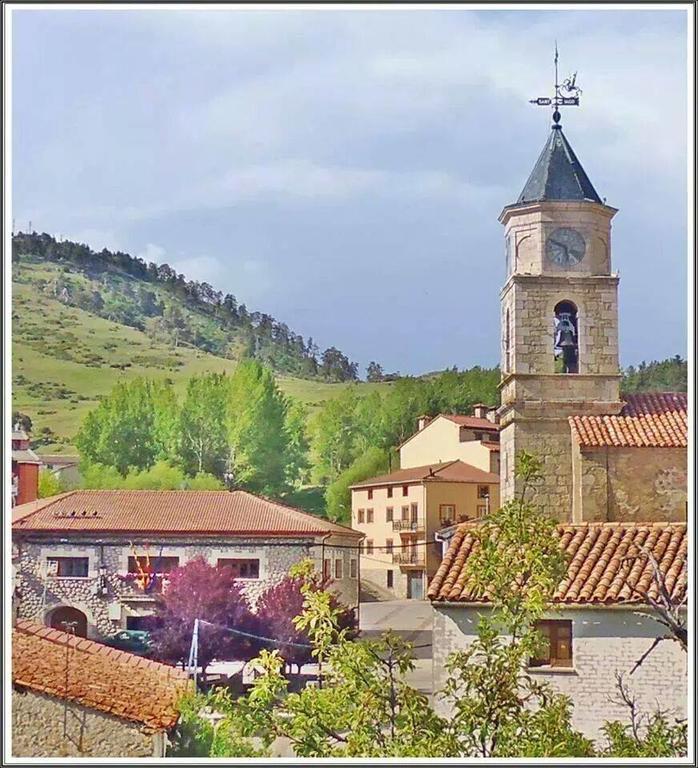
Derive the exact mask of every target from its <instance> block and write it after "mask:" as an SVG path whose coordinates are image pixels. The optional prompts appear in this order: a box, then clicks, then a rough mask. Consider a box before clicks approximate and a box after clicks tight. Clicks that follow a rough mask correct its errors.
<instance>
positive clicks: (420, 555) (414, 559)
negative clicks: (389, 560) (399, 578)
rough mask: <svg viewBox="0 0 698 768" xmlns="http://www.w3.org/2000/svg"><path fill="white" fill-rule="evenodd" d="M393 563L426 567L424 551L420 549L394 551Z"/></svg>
mask: <svg viewBox="0 0 698 768" xmlns="http://www.w3.org/2000/svg"><path fill="white" fill-rule="evenodd" d="M393 563H394V564H395V565H400V566H411V567H412V568H423V567H424V552H423V548H420V549H418V550H417V549H404V550H401V551H399V552H393Z"/></svg>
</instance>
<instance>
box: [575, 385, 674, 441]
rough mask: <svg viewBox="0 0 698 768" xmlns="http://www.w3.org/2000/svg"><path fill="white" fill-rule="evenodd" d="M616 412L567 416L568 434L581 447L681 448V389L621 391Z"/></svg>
mask: <svg viewBox="0 0 698 768" xmlns="http://www.w3.org/2000/svg"><path fill="white" fill-rule="evenodd" d="M623 399H624V400H625V406H624V407H623V410H622V411H621V412H620V414H619V415H618V416H571V417H570V419H569V422H570V427H571V429H572V436H573V437H574V439H575V440H576V441H577V443H578V444H579V445H581V446H583V447H585V448H597V447H603V446H615V447H618V448H643V447H647V448H685V447H686V446H687V445H688V419H687V415H686V414H687V408H688V398H687V395H686V393H685V392H653V393H647V394H641V395H625V396H624V398H623Z"/></svg>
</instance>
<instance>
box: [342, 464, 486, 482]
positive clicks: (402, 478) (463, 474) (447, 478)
mask: <svg viewBox="0 0 698 768" xmlns="http://www.w3.org/2000/svg"><path fill="white" fill-rule="evenodd" d="M421 482H430V483H499V475H495V474H493V473H491V472H485V471H483V470H482V469H478V468H477V467H473V466H471V465H470V464H466V463H465V462H464V461H446V462H443V463H441V464H431V465H427V466H424V467H408V468H407V469H398V470H396V471H395V472H391V473H390V474H389V475H379V476H378V477H371V478H369V479H368V480H362V481H361V482H360V483H356V485H352V486H351V488H368V487H370V486H376V485H401V484H403V483H421Z"/></svg>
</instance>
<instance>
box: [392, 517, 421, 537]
mask: <svg viewBox="0 0 698 768" xmlns="http://www.w3.org/2000/svg"><path fill="white" fill-rule="evenodd" d="M424 526H425V521H424V518H423V517H420V518H417V519H412V520H393V530H394V531H397V532H399V533H416V532H417V531H423V530H424Z"/></svg>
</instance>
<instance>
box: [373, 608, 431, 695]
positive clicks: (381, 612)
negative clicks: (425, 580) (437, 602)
mask: <svg viewBox="0 0 698 768" xmlns="http://www.w3.org/2000/svg"><path fill="white" fill-rule="evenodd" d="M359 626H360V628H361V636H362V637H364V638H366V639H372V638H376V637H378V636H379V635H380V634H381V633H382V632H385V631H387V630H388V629H392V630H393V631H394V632H396V633H397V634H399V635H400V636H401V637H403V638H404V639H405V640H408V641H409V642H410V643H413V644H414V646H415V651H414V655H415V659H416V668H415V670H414V671H413V672H412V674H411V675H410V683H411V684H412V685H413V686H414V687H415V688H417V689H418V690H420V691H422V693H425V694H427V695H431V693H432V671H431V657H432V647H431V642H432V634H431V604H430V603H429V602H428V601H427V600H389V601H385V602H370V603H361V611H360V616H359Z"/></svg>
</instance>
